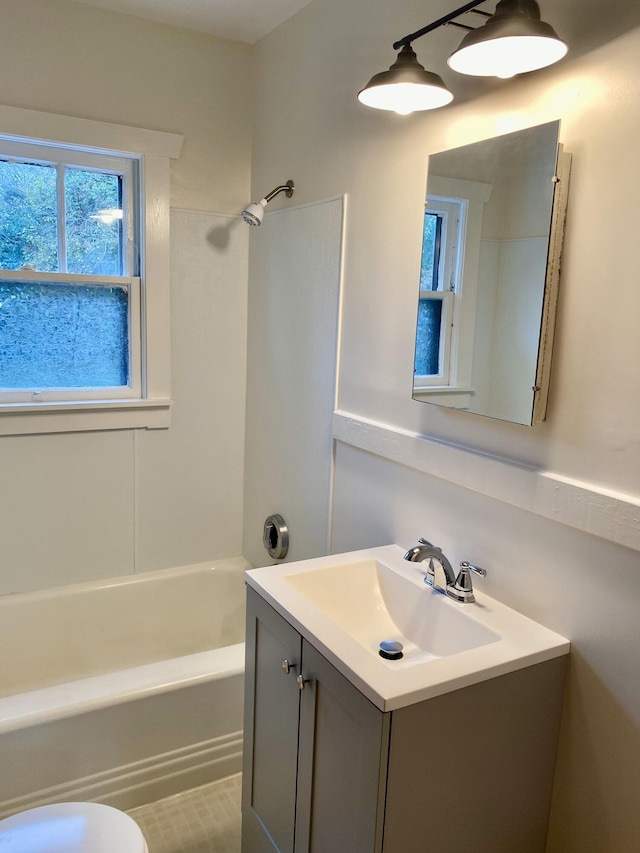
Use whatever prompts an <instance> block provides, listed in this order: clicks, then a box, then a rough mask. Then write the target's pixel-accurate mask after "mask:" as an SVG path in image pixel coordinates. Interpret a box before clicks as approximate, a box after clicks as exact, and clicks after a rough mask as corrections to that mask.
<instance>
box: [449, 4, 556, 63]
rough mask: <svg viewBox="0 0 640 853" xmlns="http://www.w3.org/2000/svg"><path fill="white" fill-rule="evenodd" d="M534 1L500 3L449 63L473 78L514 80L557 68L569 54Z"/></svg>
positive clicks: (467, 37)
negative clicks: (547, 67)
mask: <svg viewBox="0 0 640 853" xmlns="http://www.w3.org/2000/svg"><path fill="white" fill-rule="evenodd" d="M567 49H568V48H567V45H566V44H565V43H564V42H563V41H562V39H560V38H559V37H558V36H557V35H556V33H555V31H554V29H553V27H551V26H550V25H549V24H547V23H545V22H544V21H541V20H540V12H539V9H538V4H537V3H535V2H533V0H500V2H499V3H498V5H497V7H496V11H495V14H494V15H493V16H492V17H491V18H489V20H488V21H487V23H486V24H485V25H484V26H482V27H478V29H475V30H472V31H471V32H469V33H468V34H467V35H466V36H465V37H464V38H463V40H462V42H461V44H460V47H459V48H458V49H457V50H456V51H454V52H453V53H452V54H451V56H450V57H449V59H448V60H447V62H448V64H449V66H450V67H451V68H453V70H454V71H458V72H459V73H461V74H469V75H471V76H473V77H502V78H507V77H513V76H515V75H516V74H525V73H527V72H528V71H536V70H537V69H539V68H545V67H546V66H547V65H553V63H554V62H558V61H559V60H560V59H562V57H563V56H565V54H566V53H567Z"/></svg>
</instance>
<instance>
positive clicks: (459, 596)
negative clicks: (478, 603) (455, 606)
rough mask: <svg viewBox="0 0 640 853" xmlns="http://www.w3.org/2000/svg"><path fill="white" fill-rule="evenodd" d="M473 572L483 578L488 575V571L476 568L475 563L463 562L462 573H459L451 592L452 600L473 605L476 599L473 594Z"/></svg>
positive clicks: (461, 565)
mask: <svg viewBox="0 0 640 853" xmlns="http://www.w3.org/2000/svg"><path fill="white" fill-rule="evenodd" d="M471 572H473V573H474V574H476V575H481V576H482V577H486V574H487V570H486V569H482V568H480V566H474V565H473V563H469V562H467V560H463V561H462V562H461V563H460V571H459V572H458V577H457V578H456V582H455V584H454V585H453V588H452V589H451V590H450V592H449V594H450V596H451V598H455V599H456V601H463V602H465V603H466V604H473V602H474V601H475V600H476V599H475V596H474V594H473V582H472V580H471Z"/></svg>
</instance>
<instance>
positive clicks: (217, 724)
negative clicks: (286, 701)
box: [0, 558, 248, 819]
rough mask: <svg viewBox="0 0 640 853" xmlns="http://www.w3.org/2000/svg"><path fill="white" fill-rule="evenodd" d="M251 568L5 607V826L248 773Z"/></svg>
mask: <svg viewBox="0 0 640 853" xmlns="http://www.w3.org/2000/svg"><path fill="white" fill-rule="evenodd" d="M246 568H248V564H247V563H246V561H245V560H243V559H242V558H232V559H227V560H219V561H216V562H215V563H213V564H212V563H207V564H199V565H195V566H185V567H181V568H177V569H167V570H163V571H157V572H147V573H145V574H141V575H137V576H133V577H124V578H116V579H112V580H109V581H101V582H95V583H94V582H92V583H86V584H76V585H74V586H67V587H61V588H59V589H53V590H45V591H42V592H35V593H24V594H19V595H8V596H4V597H0V819H1V818H2V817H5V816H6V815H8V814H12V813H14V812H16V811H22V810H23V809H27V808H32V807H34V806H37V805H42V804H45V803H50V802H58V801H64V800H95V801H99V802H104V803H108V804H110V805H114V806H116V807H118V808H123V809H128V808H133V807H134V806H136V805H140V804H142V803H145V802H151V801H152V800H155V799H158V798H160V797H163V796H168V795H169V794H173V793H178V792H179V791H182V790H186V789H188V788H191V787H195V786H197V785H201V784H205V783H206V782H209V781H213V780H214V779H218V778H222V777H224V776H227V775H229V774H231V773H234V772H238V771H239V770H240V765H241V753H242V688H243V671H244V644H243V642H242V641H243V639H244V606H245V605H244V576H243V573H244V570H245V569H246Z"/></svg>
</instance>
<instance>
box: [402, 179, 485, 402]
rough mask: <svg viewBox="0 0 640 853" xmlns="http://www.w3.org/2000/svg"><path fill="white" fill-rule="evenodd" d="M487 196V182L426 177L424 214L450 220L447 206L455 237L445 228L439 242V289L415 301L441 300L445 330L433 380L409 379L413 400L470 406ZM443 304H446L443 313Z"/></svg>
mask: <svg viewBox="0 0 640 853" xmlns="http://www.w3.org/2000/svg"><path fill="white" fill-rule="evenodd" d="M490 196H491V186H490V185H489V184H483V183H479V182H477V181H466V180H459V179H457V178H441V177H437V176H432V175H430V176H429V184H428V188H427V202H426V206H425V211H427V212H433V213H441V211H444V212H445V215H448V217H449V218H450V217H451V216H452V215H454V213H452V212H449V213H448V214H447V211H448V209H449V206H451V205H453V209H454V210H458V211H459V216H460V222H459V225H458V228H457V229H456V233H455V235H453V236H452V235H451V229H450V228H449V229H448V230H449V238H447V237H446V236H445V238H444V243H445V246H446V248H445V251H444V252H442V253H441V263H442V264H443V268H442V270H441V271H440V272H439V275H441V279H440V280H441V281H442V287H443V290H438V291H421V292H420V297H421V298H424V297H425V296H426V297H427V298H439V299H441V300H443V317H442V324H444V323H445V321H446V323H447V326H446V328H444V330H443V332H442V334H441V356H442V355H444V358H441V362H440V363H441V365H443V370H442V372H441V373H440V374H439V375H438V376H418V375H416V376H414V389H413V396H414V398H416V399H424V400H427V401H429V402H432V403H444V404H445V405H447V406H454V407H457V408H465V407H467V406H468V405H469V403H470V399H471V395H472V393H473V387H472V381H471V377H472V368H473V339H474V326H475V314H476V299H477V289H478V272H479V263H480V241H481V235H482V213H483V208H484V205H485V203H486V202H487V201H488V200H489V198H490ZM443 255H444V258H443V257H442V256H443ZM452 288H453V289H452ZM447 293H448V294H449V296H447ZM463 296H464V298H463ZM445 302H446V303H449V304H448V305H446V311H445ZM441 328H443V326H441ZM443 339H444V340H443Z"/></svg>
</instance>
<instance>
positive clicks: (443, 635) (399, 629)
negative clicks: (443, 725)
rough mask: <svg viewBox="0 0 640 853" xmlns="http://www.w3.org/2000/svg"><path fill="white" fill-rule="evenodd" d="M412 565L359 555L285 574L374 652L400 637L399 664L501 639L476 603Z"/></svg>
mask: <svg viewBox="0 0 640 853" xmlns="http://www.w3.org/2000/svg"><path fill="white" fill-rule="evenodd" d="M407 566H408V568H409V570H410V571H411V574H409V573H408V572H407V573H405V574H402V573H400V572H399V571H396V570H395V569H393V568H392V567H391V566H389V565H388V564H387V563H383V562H382V561H381V560H359V561H358V562H355V563H347V564H346V565H335V566H326V567H324V568H320V569H313V570H311V571H308V572H296V573H294V574H288V575H284V580H285V581H286V582H287V583H289V584H291V586H292V587H293V588H294V589H296V590H298V592H300V593H301V594H302V595H303V596H304V597H305V598H307V599H308V600H309V601H310V602H311V603H313V604H314V605H315V606H316V607H317V608H318V609H319V610H320V611H321V612H322V613H324V614H325V615H326V616H327V617H328V618H329V619H331V621H332V622H334V623H335V624H336V625H338V626H339V627H340V628H341V629H342V630H343V631H345V632H346V633H347V634H349V635H350V636H351V637H353V638H354V639H355V640H356V641H357V642H358V643H360V644H361V645H362V646H363V647H364V648H365V649H367V650H368V651H369V652H371V654H374V655H377V656H379V655H378V649H379V644H380V641H381V640H385V639H392V640H399V641H400V642H401V643H402V644H403V646H404V657H403V659H402V663H401V662H399V661H397V662H396V661H390V662H389V665H390V666H393V668H395V669H398V668H402V667H404V666H407V665H413V664H415V663H419V662H423V661H426V660H428V659H434V658H439V657H445V656H447V655H454V654H458V653H459V652H463V651H466V650H468V649H473V648H477V647H478V646H483V645H485V644H486V643H493V642H495V641H496V640H498V639H499V636H498V634H496V633H495V632H494V631H492V630H491V629H490V628H487V627H486V626H485V625H482V624H480V623H479V622H477V621H476V620H475V619H473V616H472V614H473V605H470V604H465V605H464V606H463V607H462V608H461V607H459V606H458V605H457V604H456V603H455V602H454V601H451V600H449V599H447V598H446V597H445V596H444V595H442V594H441V593H437V592H434V590H433V589H432V588H431V587H428V586H426V585H425V584H424V583H423V582H422V581H421V572H420V570H419V569H417V566H416V564H415V563H414V564H407ZM416 580H417V581H418V582H417V583H416ZM469 608H471V610H470V609H469Z"/></svg>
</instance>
